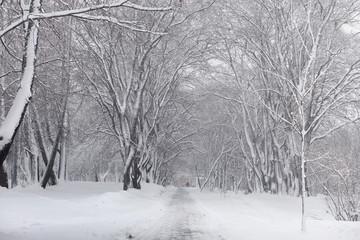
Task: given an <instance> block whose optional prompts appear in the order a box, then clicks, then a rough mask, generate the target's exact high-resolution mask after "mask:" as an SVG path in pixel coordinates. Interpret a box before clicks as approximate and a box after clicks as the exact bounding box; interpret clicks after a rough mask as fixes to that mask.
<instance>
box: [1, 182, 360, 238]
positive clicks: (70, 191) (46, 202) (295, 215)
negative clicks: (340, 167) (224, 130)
mask: <svg viewBox="0 0 360 240" xmlns="http://www.w3.org/2000/svg"><path fill="white" fill-rule="evenodd" d="M299 209H300V199H299V198H296V197H290V196H277V195H272V194H249V195H245V194H243V193H241V192H240V193H239V194H234V193H232V192H228V193H227V194H226V195H224V194H220V193H219V192H216V191H214V192H208V191H203V192H200V191H199V189H198V188H175V187H171V186H169V187H167V188H163V187H161V186H157V185H153V184H146V183H144V184H143V188H142V190H141V191H138V190H134V189H130V190H129V191H126V192H124V191H122V190H121V184H119V183H92V182H67V183H62V184H60V185H58V186H53V187H48V188H46V189H45V190H44V189H42V188H40V187H39V186H37V185H34V186H29V187H26V188H21V187H18V188H15V189H2V188H0V216H1V217H0V240H49V239H51V240H64V239H66V240H128V239H133V240H138V239H140V240H177V239H179V240H189V239H193V240H205V239H206V240H239V239H241V240H263V239H276V240H289V239H291V240H320V239H326V240H359V236H360V224H359V222H339V221H335V220H334V218H333V217H332V216H331V215H330V214H329V213H328V211H327V209H326V205H325V204H324V201H323V199H322V197H321V196H318V197H309V198H308V199H307V208H306V209H307V232H305V233H302V232H300V210H299Z"/></svg>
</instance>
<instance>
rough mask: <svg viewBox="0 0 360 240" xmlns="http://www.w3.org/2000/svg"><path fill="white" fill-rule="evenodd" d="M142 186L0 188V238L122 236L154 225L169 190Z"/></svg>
mask: <svg viewBox="0 0 360 240" xmlns="http://www.w3.org/2000/svg"><path fill="white" fill-rule="evenodd" d="M142 188H143V189H142V190H135V189H130V190H129V191H122V185H121V184H120V183H94V182H66V183H61V184H60V185H58V186H53V187H47V188H46V189H42V188H40V187H39V186H37V185H36V186H35V185H34V186H30V187H26V188H21V187H17V188H15V189H11V190H7V189H4V188H0V239H1V240H10V239H11V240H48V239H52V240H92V239H104V240H115V239H126V236H128V235H130V234H132V235H135V234H134V232H136V233H137V232H139V231H146V230H147V229H149V228H151V226H153V225H155V223H156V221H157V220H158V219H160V218H161V217H162V215H163V209H164V206H166V205H167V202H168V201H169V200H170V198H169V195H170V194H171V191H169V190H171V188H170V189H169V190H168V191H165V188H163V187H161V186H158V185H153V184H146V183H143V184H142Z"/></svg>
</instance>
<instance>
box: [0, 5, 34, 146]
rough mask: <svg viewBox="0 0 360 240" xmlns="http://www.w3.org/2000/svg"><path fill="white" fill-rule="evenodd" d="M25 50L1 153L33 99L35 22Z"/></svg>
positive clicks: (1, 132) (0, 129)
mask: <svg viewBox="0 0 360 240" xmlns="http://www.w3.org/2000/svg"><path fill="white" fill-rule="evenodd" d="M39 8H40V1H39V0H35V1H34V10H33V11H34V12H38V11H39ZM28 31H29V33H28V36H27V42H26V45H25V47H26V49H25V57H26V60H25V63H24V70H23V74H22V76H21V83H20V89H19V90H18V92H17V94H16V96H15V99H14V102H13V104H12V106H11V108H10V110H9V113H8V114H7V116H6V118H5V120H4V121H3V123H2V125H1V126H0V151H1V150H2V149H3V148H4V147H5V146H6V145H8V144H10V143H11V141H12V139H13V136H14V134H15V132H16V129H17V128H18V126H19V124H20V122H21V119H22V116H23V114H24V111H25V109H26V106H27V104H28V102H29V100H30V98H31V86H32V82H33V78H34V73H35V60H36V48H37V40H38V26H37V23H36V22H33V24H32V26H31V27H29V30H28Z"/></svg>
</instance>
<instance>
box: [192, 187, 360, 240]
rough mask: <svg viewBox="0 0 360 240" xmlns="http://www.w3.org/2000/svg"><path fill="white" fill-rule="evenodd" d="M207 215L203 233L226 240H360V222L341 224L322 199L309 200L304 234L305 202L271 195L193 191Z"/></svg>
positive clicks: (199, 205) (311, 198) (313, 198)
mask: <svg viewBox="0 0 360 240" xmlns="http://www.w3.org/2000/svg"><path fill="white" fill-rule="evenodd" d="M190 192H191V196H192V197H193V198H194V199H197V200H198V203H197V204H198V208H200V209H201V210H202V211H203V212H204V214H205V215H206V216H205V217H204V219H205V224H204V225H203V226H202V228H203V231H205V232H206V231H208V232H211V233H212V234H213V235H217V236H221V238H223V239H226V240H232V239H234V240H238V239H246V240H264V239H276V240H289V239H291V240H320V239H326V240H359V239H360V223H359V222H338V221H335V220H334V219H333V217H332V216H331V215H330V214H329V213H327V209H326V207H325V204H324V201H323V199H322V197H310V198H308V199H307V203H306V204H307V206H306V211H307V220H306V222H307V231H306V232H300V222H301V199H300V198H295V197H289V196H277V195H271V194H249V195H244V194H239V195H235V194H233V193H228V194H226V195H225V196H221V195H220V194H219V193H216V192H202V193H201V192H199V190H198V189H190Z"/></svg>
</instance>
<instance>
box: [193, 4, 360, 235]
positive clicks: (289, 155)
mask: <svg viewBox="0 0 360 240" xmlns="http://www.w3.org/2000/svg"><path fill="white" fill-rule="evenodd" d="M358 4H359V3H358V2H357V1H342V2H341V3H340V2H336V1H307V2H302V1H260V0H259V1H252V2H251V3H248V2H247V3H246V4H245V2H243V1H221V2H218V3H217V5H216V7H214V8H213V10H214V11H213V12H212V15H211V18H210V19H208V22H209V23H211V24H209V27H208V28H207V32H206V34H208V36H209V37H208V38H207V40H208V42H209V45H211V46H212V47H211V50H210V51H208V59H211V60H209V61H207V66H206V64H204V67H203V68H204V71H203V76H205V79H204V78H203V79H201V82H200V83H198V85H199V86H197V87H196V89H195V90H194V92H196V94H197V95H199V96H200V97H199V101H201V100H203V103H202V105H200V106H203V108H202V109H203V111H200V114H201V118H202V121H203V122H207V128H206V130H205V131H204V133H203V135H202V138H203V139H204V140H203V141H201V142H198V146H197V151H196V152H195V155H196V157H195V158H194V159H195V163H194V164H195V166H196V168H197V172H198V174H199V173H201V174H199V175H202V177H204V178H205V180H204V181H203V182H202V183H201V184H200V187H201V188H203V187H205V186H206V185H210V187H211V188H212V187H220V188H222V189H223V190H224V191H226V190H227V189H237V188H243V189H246V191H247V192H253V191H260V192H272V193H287V194H294V195H297V196H301V198H302V213H303V222H302V229H305V222H304V221H305V213H304V211H305V198H306V196H307V195H308V194H309V192H310V186H312V190H311V191H312V193H319V192H322V191H323V190H322V189H325V190H324V192H325V193H326V194H327V195H329V196H330V200H329V204H330V205H332V209H333V210H334V211H335V212H338V214H340V215H342V216H343V215H347V217H346V218H347V219H357V217H356V216H358V215H359V200H358V194H359V188H358V187H354V188H352V189H351V190H349V191H348V192H347V196H346V197H344V196H343V197H341V196H340V195H338V194H339V191H338V190H340V189H341V187H340V188H334V187H333V186H332V187H330V186H329V185H328V184H329V183H330V182H332V180H331V181H330V179H329V175H328V173H329V171H331V170H333V173H332V175H331V176H332V177H333V178H337V179H339V181H340V182H343V183H342V184H340V185H339V186H343V184H344V183H346V184H347V185H348V184H349V183H348V180H349V177H348V176H347V175H346V174H345V172H344V171H349V170H350V169H349V168H347V170H345V169H344V167H343V166H337V165H338V164H336V162H337V161H335V159H336V160H339V159H337V158H338V155H339V154H338V153H336V151H341V152H343V151H344V150H343V149H340V148H332V149H328V148H327V147H325V146H328V145H327V144H329V141H330V139H331V141H334V136H335V135H336V132H339V131H345V129H346V128H350V125H351V126H352V125H354V124H356V123H357V121H358V120H359V114H358V111H357V108H358V106H357V105H358V100H359V97H358V96H359V92H358V91H359V84H360V79H359V77H360V75H359V73H360V72H359V67H360V61H359V57H358V56H359V55H358V54H359V53H358V49H359V45H358V43H359V40H358V39H359V38H358V36H357V32H356V31H351V30H350V29H351V26H352V25H353V24H354V25H355V26H356V24H358V22H357V21H358V17H357V16H358V14H359V12H358V7H359V6H358ZM357 31H358V30H357ZM199 108H201V107H199ZM208 111H212V113H213V114H208V113H207V112H208ZM211 144H213V145H214V146H211ZM214 150H215V151H214ZM209 155H210V156H209ZM347 157H348V156H347ZM347 157H345V156H344V159H345V158H347ZM199 159H202V160H199ZM329 159H332V161H333V162H332V163H331V164H330V166H329V165H328V164H329V162H328V160H329ZM326 161H327V163H325V162H326ZM326 166H327V167H326ZM324 167H326V168H328V169H326V171H325V169H324ZM336 168H339V169H342V170H343V172H339V171H337V170H336ZM314 169H316V171H314ZM321 169H322V170H321ZM324 171H325V172H324ZM356 171H359V169H357V170H356ZM336 172H337V173H336ZM334 173H336V174H335V175H337V176H335V177H334ZM239 176H240V177H239ZM199 179H200V178H199ZM310 179H313V180H314V183H313V182H310ZM353 181H354V179H353ZM353 183H354V182H353ZM319 185H320V187H319ZM351 185H353V184H351ZM348 189H350V188H348ZM319 190H320V191H319ZM334 192H336V193H334ZM350 192H351V193H350ZM341 194H343V193H341ZM350 196H352V197H350ZM356 196H357V197H356ZM344 202H346V203H344ZM339 204H343V205H347V207H345V206H342V207H339ZM334 205H335V206H334ZM344 209H346V210H344ZM341 211H345V212H346V214H344V213H343V212H342V213H340V212H341Z"/></svg>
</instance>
